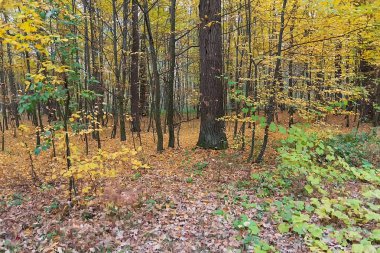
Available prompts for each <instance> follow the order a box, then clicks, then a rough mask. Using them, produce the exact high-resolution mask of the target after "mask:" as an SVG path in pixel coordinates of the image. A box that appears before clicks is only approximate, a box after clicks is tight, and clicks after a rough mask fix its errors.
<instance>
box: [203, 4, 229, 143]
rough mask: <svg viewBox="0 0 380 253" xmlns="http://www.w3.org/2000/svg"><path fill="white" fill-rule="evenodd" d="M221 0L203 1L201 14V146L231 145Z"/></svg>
mask: <svg viewBox="0 0 380 253" xmlns="http://www.w3.org/2000/svg"><path fill="white" fill-rule="evenodd" d="M220 13H221V0H201V1H200V4H199V16H200V19H201V25H200V28H199V49H200V92H201V96H200V106H201V108H200V113H201V126H200V133H199V138H198V143H197V145H198V146H199V147H202V148H206V149H224V148H227V146H228V144H227V137H226V134H225V132H224V129H225V124H224V122H223V121H222V120H219V119H220V118H221V117H223V116H224V108H223V80H222V68H223V57H222V28H221V16H220Z"/></svg>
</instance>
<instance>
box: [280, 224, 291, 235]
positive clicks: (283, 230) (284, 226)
mask: <svg viewBox="0 0 380 253" xmlns="http://www.w3.org/2000/svg"><path fill="white" fill-rule="evenodd" d="M289 229H290V226H289V225H288V224H286V223H281V224H280V225H278V231H280V233H281V234H284V233H287V232H289Z"/></svg>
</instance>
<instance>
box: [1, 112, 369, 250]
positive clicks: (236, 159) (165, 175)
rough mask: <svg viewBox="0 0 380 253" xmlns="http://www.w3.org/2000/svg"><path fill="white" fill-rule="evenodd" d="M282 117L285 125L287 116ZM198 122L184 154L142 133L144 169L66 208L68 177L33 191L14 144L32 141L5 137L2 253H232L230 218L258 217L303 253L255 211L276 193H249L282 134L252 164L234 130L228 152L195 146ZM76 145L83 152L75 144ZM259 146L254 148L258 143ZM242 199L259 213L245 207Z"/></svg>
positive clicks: (41, 164)
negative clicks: (158, 147) (237, 146)
mask: <svg viewBox="0 0 380 253" xmlns="http://www.w3.org/2000/svg"><path fill="white" fill-rule="evenodd" d="M281 120H282V121H284V122H285V121H286V118H285V116H283V117H281V116H280V121H281ZM335 121H336V122H338V123H337V125H335V126H334V125H329V126H328V127H329V129H332V130H333V131H345V132H349V131H350V129H346V128H344V127H343V125H344V120H343V118H336V119H335ZM331 123H332V122H331ZM198 125H199V121H197V120H193V121H190V122H188V123H184V124H182V127H181V133H180V145H181V147H180V148H175V149H166V150H165V151H164V152H162V153H156V152H155V144H154V140H153V137H152V133H146V132H145V131H144V132H142V134H141V137H142V147H143V151H142V153H141V154H139V157H141V159H142V160H143V161H144V162H145V163H147V164H148V165H149V166H150V168H149V169H141V170H131V169H129V168H124V170H123V173H122V174H121V175H119V176H118V177H116V178H114V179H111V180H107V182H106V183H104V192H105V193H106V194H104V195H103V196H102V197H96V198H89V197H88V196H87V197H86V198H85V197H81V198H79V197H78V201H77V204H75V205H73V206H72V207H69V204H68V202H67V196H66V195H65V193H64V192H65V191H64V188H65V187H67V184H65V183H64V179H62V180H61V181H60V180H59V179H57V180H58V181H57V180H55V181H54V182H50V181H49V182H48V183H46V184H44V187H35V186H33V184H32V180H31V178H30V176H29V170H30V159H29V157H28V151H27V150H26V149H23V148H22V145H21V146H20V144H19V142H20V141H21V139H22V138H24V139H26V141H24V142H26V143H28V144H29V146H33V138H32V137H30V138H29V137H25V136H18V137H17V138H13V137H12V136H11V135H12V134H11V131H9V132H8V133H7V136H6V151H5V152H2V153H0V252H6V251H8V252H235V251H237V249H239V248H240V246H241V242H240V241H239V240H237V238H238V237H239V235H240V234H241V231H239V230H236V229H234V228H233V225H232V222H231V221H232V220H233V219H234V217H238V216H239V215H241V214H242V213H245V214H247V215H248V216H250V217H251V216H260V220H259V221H258V224H259V226H260V228H261V229H260V238H262V239H263V240H265V241H266V242H268V243H269V244H270V245H273V246H275V248H276V249H277V250H278V251H280V252H309V249H308V248H307V247H306V246H305V244H304V242H303V240H302V239H301V237H299V236H297V235H294V234H290V233H284V234H281V233H279V232H278V230H277V227H276V224H274V223H273V220H272V219H271V218H270V215H269V214H270V212H269V213H268V212H262V210H261V209H260V203H264V202H265V203H268V202H269V203H270V202H274V201H275V200H277V199H282V198H283V197H284V196H283V195H282V193H281V192H278V193H275V194H273V195H270V196H260V195H259V194H257V191H255V190H254V189H252V188H251V187H246V186H247V185H248V184H250V183H252V182H251V181H250V180H251V179H250V175H251V173H256V172H260V171H270V170H272V169H274V168H275V166H276V157H277V155H276V151H275V148H276V145H277V143H278V141H279V140H281V139H283V138H284V136H285V135H283V134H280V133H271V136H270V140H271V141H270V145H269V148H268V152H267V154H266V156H265V163H263V164H251V163H247V162H246V158H247V152H248V151H247V150H246V151H245V152H241V151H239V150H236V149H233V145H232V144H233V140H232V138H231V136H232V124H229V126H228V127H227V132H228V136H229V143H230V146H231V148H229V149H228V150H226V151H209V150H202V149H197V148H195V144H196V140H197V135H198ZM144 127H146V126H144ZM366 128H367V126H364V130H365V129H366ZM325 130H326V129H325V128H324V127H321V128H320V131H325ZM109 132H110V131H109V129H107V130H105V131H104V132H103V133H102V136H103V137H102V144H103V147H104V149H105V150H110V151H113V150H118V148H119V147H120V145H121V144H120V141H119V140H118V139H110V138H109V136H110V134H109ZM247 132H250V131H247ZM247 137H248V138H249V135H247ZM28 138H29V139H28ZM127 138H128V141H127V142H126V143H125V144H124V145H127V146H130V147H133V145H132V141H131V139H132V137H131V136H130V135H129V136H128V137H127ZM166 139H167V136H166V135H165V140H166ZM258 139H262V129H261V130H260V131H258ZM248 140H249V139H248ZM73 141H74V142H75V143H76V144H77V145H78V146H79V147H81V148H82V147H83V146H84V142H83V140H82V138H81V137H73ZM257 145H258V146H257V147H256V150H257V149H258V147H259V145H260V142H258V143H257ZM246 149H248V148H246ZM94 153H96V143H95V141H94V140H91V141H90V155H91V154H94ZM58 156H59V155H58ZM56 163H57V162H56V161H55V160H54V159H53V158H51V151H50V150H49V151H46V152H45V153H42V154H40V155H39V156H38V157H35V158H34V160H33V166H34V167H35V169H36V171H37V173H40V175H41V177H42V175H44V173H45V174H46V173H47V171H49V170H52V169H53V168H54V166H57V164H56ZM239 199H240V200H241V199H244V200H245V201H246V202H247V203H248V202H249V203H256V204H258V208H252V209H249V210H246V209H245V208H244V207H243V206H242V204H241V201H237V200H239ZM217 213H223V214H226V215H216V214H217ZM246 250H247V251H248V252H252V249H249V248H248V249H246Z"/></svg>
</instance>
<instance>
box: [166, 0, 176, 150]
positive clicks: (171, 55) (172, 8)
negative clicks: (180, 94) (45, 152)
mask: <svg viewBox="0 0 380 253" xmlns="http://www.w3.org/2000/svg"><path fill="white" fill-rule="evenodd" d="M175 6H176V0H171V6H170V38H169V60H170V62H169V64H170V65H169V81H168V104H167V105H168V108H167V112H168V115H167V121H168V128H169V148H174V143H175V137H174V74H175V73H174V68H175V40H176V39H175V10H176V7H175Z"/></svg>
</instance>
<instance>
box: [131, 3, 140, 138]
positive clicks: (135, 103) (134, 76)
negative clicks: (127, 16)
mask: <svg viewBox="0 0 380 253" xmlns="http://www.w3.org/2000/svg"><path fill="white" fill-rule="evenodd" d="M138 22H139V9H138V4H137V0H133V1H132V56H131V113H132V132H140V131H141V129H140V112H139V111H140V110H139V51H140V45H139V44H140V41H139V40H140V38H139V23H138Z"/></svg>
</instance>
